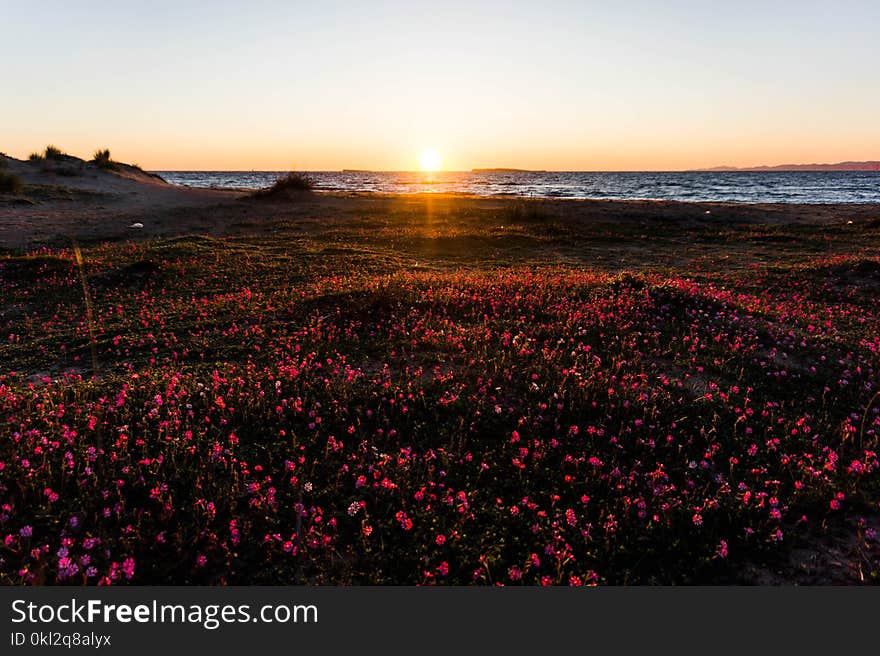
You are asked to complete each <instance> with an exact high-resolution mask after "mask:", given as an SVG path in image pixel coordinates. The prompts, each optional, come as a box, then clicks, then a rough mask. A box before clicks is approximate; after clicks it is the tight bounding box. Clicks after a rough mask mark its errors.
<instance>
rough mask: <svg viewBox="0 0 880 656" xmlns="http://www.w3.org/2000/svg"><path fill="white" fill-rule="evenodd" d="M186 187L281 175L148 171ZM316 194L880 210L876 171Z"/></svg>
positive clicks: (587, 177) (503, 178)
mask: <svg viewBox="0 0 880 656" xmlns="http://www.w3.org/2000/svg"><path fill="white" fill-rule="evenodd" d="M155 173H158V174H159V175H160V176H162V177H163V178H164V179H165V180H167V181H168V182H171V183H173V184H178V185H186V186H190V187H220V188H233V189H258V188H263V187H268V186H270V185H271V184H272V183H273V182H274V181H275V180H276V179H277V178H278V177H280V176H282V175H284V174H285V172H284V171H155ZM308 174H309V175H310V176H311V177H312V178H313V180H314V181H315V187H316V188H317V189H322V190H329V191H348V192H354V191H358V192H364V191H366V192H380V193H394V194H413V193H453V194H470V195H477V196H519V197H532V198H605V199H625V200H637V199H639V200H676V201H694V202H696V201H709V202H733V203H880V171H759V172H751V171H724V172H715V171H694V172H645V173H635V172H620V173H609V172H596V173H591V172H576V171H541V172H532V171H467V172H455V171H443V172H437V173H423V172H413V171H314V172H309V173H308Z"/></svg>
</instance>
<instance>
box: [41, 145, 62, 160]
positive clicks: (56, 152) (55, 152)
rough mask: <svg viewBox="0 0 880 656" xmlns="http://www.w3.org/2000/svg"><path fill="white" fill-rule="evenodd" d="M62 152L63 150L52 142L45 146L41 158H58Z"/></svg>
mask: <svg viewBox="0 0 880 656" xmlns="http://www.w3.org/2000/svg"><path fill="white" fill-rule="evenodd" d="M64 154H65V153H64V151H63V150H61V149H60V148H58V147H57V146H53V145H52V144H49V145H48V146H46V150H45V151H43V158H44V159H58V158H60V157H61V156H62V155H64Z"/></svg>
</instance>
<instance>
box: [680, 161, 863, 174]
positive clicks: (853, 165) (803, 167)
mask: <svg viewBox="0 0 880 656" xmlns="http://www.w3.org/2000/svg"><path fill="white" fill-rule="evenodd" d="M695 170H697V171H715V172H720V171H880V161H869V162H838V163H837V164H779V165H778V166H750V167H737V166H715V167H712V168H709V169H695Z"/></svg>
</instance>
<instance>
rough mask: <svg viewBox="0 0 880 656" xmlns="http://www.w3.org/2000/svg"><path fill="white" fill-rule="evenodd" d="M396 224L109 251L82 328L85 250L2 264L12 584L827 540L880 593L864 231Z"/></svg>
mask: <svg viewBox="0 0 880 656" xmlns="http://www.w3.org/2000/svg"><path fill="white" fill-rule="evenodd" d="M468 229H470V228H468ZM383 230H384V232H383ZM383 230H379V231H378V232H374V234H367V233H369V232H371V231H370V230H367V229H366V228H364V229H360V228H356V227H354V228H352V229H351V232H350V233H345V234H342V233H338V234H336V235H335V236H332V237H328V236H327V235H323V236H321V235H317V236H303V235H301V234H300V233H298V232H293V231H292V232H289V233H283V234H281V235H280V236H278V237H273V238H268V237H266V236H265V235H263V236H260V237H241V238H224V239H213V238H207V237H195V236H193V237H176V238H167V239H155V240H151V241H143V242H109V243H100V242H97V243H94V244H91V245H88V246H86V247H84V248H83V258H84V268H83V271H82V273H83V274H84V275H85V284H86V288H87V290H88V297H89V300H90V306H91V318H89V312H88V311H87V308H86V304H85V297H84V293H83V279H82V278H81V277H80V269H79V268H78V267H77V263H76V258H75V256H74V253H73V251H72V250H71V248H69V247H67V246H57V247H53V248H43V249H41V250H39V251H33V252H30V253H26V254H24V253H18V254H11V255H9V256H6V257H4V258H2V259H0V501H2V508H0V537H2V545H0V581H2V582H3V583H6V584H59V583H69V584H126V583H138V584H172V583H177V584H190V583H192V584H257V583H260V584H293V583H310V584H311V583H316V584H339V583H341V584H486V585H495V584H504V585H514V584H526V585H588V584H595V583H600V584H646V583H729V582H737V581H740V580H742V572H743V571H744V568H746V567H747V566H749V567H753V566H755V564H756V563H757V564H766V563H774V562H781V560H780V559H784V558H786V557H787V554H790V552H791V550H792V549H795V548H803V546H804V545H806V544H810V541H811V540H816V539H824V538H823V536H827V535H833V534H835V532H837V533H836V534H840V532H841V531H844V532H847V535H849V536H850V538H851V539H850V538H848V539H849V540H850V541H849V542H847V544H849V545H850V546H851V549H850V551H848V552H847V554H846V555H847V556H848V557H850V561H848V562H847V563H845V564H844V569H845V570H846V572H847V576H849V575H851V579H847V580H851V581H852V582H859V581H864V582H871V581H876V579H877V577H878V575H880V563H878V560H877V536H876V533H875V529H874V528H873V527H874V526H876V518H877V516H878V514H880V513H878V511H880V508H878V501H880V496H878V485H877V483H878V467H880V462H878V449H880V445H878V431H880V398H878V397H877V393H878V391H880V305H878V304H877V298H878V292H880V259H878V253H880V251H878V250H877V249H876V248H873V249H872V248H871V247H870V244H871V242H870V240H867V238H874V239H875V241H874V242H873V243H877V242H876V233H877V230H876V229H874V230H873V232H872V231H871V230H866V232H864V233H860V234H858V235H855V236H854V237H852V238H851V239H852V244H850V245H849V246H847V245H846V244H843V246H846V248H843V247H841V248H834V247H833V244H832V246H831V247H828V248H825V247H823V249H822V250H820V251H818V252H817V250H816V249H813V248H807V246H809V244H811V243H823V244H824V243H826V242H827V241H828V237H827V236H823V235H822V234H821V233H820V231H818V230H812V229H811V230H806V229H805V232H804V233H803V235H801V236H800V237H797V238H798V239H801V238H802V239H803V240H804V241H803V242H797V243H794V244H787V246H786V248H787V249H788V250H787V251H786V252H787V253H788V254H787V255H786V258H785V260H784V261H783V260H781V259H777V260H774V259H773V258H772V257H770V258H769V259H767V258H766V257H765V258H763V259H761V258H758V257H753V256H752V255H753V254H752V253H751V252H750V251H749V250H748V248H751V246H749V245H750V244H754V243H756V239H755V238H754V235H753V234H751V233H749V232H744V231H742V230H741V231H737V232H735V233H733V232H732V233H731V234H730V235H728V236H727V237H725V238H724V239H721V238H717V239H716V237H715V236H711V238H712V239H713V240H715V241H713V243H714V244H716V246H713V248H716V249H718V250H717V252H728V251H727V250H726V249H728V247H729V245H725V244H727V242H726V241H725V240H726V239H728V238H729V239H732V240H735V241H736V244H738V245H739V246H742V248H744V249H746V250H740V251H738V252H739V253H740V257H739V260H738V264H737V265H736V266H734V265H730V264H728V265H721V264H718V263H717V262H716V263H714V264H713V262H712V258H711V257H708V258H704V259H702V260H699V261H698V260H697V259H694V260H693V261H691V262H689V263H688V265H687V266H684V265H683V264H681V263H676V262H673V261H671V260H670V261H667V260H668V258H666V259H664V258H665V255H664V254H663V253H661V252H659V251H651V250H650V249H649V250H648V251H647V252H645V253H644V254H643V256H642V259H641V260H639V261H633V262H631V263H629V264H627V265H625V266H610V265H608V264H607V263H605V264H600V265H598V266H595V265H593V264H591V263H590V262H585V261H574V260H571V258H559V257H556V258H550V257H547V256H546V251H545V252H543V254H542V255H541V256H540V257H537V256H536V257H532V256H529V255H523V254H522V253H521V252H520V251H519V250H515V251H514V250H511V251H510V253H511V255H510V257H506V256H505V250H504V249H505V248H508V247H509V248H511V249H518V248H519V244H520V242H519V241H516V242H510V243H508V242H500V243H497V244H496V245H495V247H497V249H498V250H497V253H495V254H493V255H492V256H491V257H489V256H488V255H486V252H487V251H485V250H481V255H474V256H473V257H472V258H470V259H471V260H472V261H471V262H463V261H462V258H467V257H469V256H468V253H467V252H466V251H458V250H457V249H456V248H455V247H454V243H456V242H455V240H456V239H462V240H466V239H468V236H467V235H462V234H461V233H460V232H458V231H455V230H452V229H451V228H450V227H449V226H447V227H445V228H442V230H444V231H445V232H443V234H442V235H440V236H439V237H438V236H437V235H435V234H433V233H432V234H429V235H428V237H425V236H424V235H420V234H417V233H419V230H422V228H421V227H419V226H415V227H412V226H411V227H410V228H408V229H404V228H400V230H399V231H398V230H397V229H396V228H393V227H386V228H384V229H383ZM523 230H524V231H525V232H524V234H526V236H527V237H528V236H529V231H530V230H532V228H529V227H526V228H523ZM750 230H753V229H750ZM389 231H393V234H391V232H389ZM465 232H466V230H465ZM546 234H547V229H546V228H541V233H540V235H539V238H540V239H542V240H546V239H550V240H551V241H552V240H553V239H554V237H553V236H552V235H551V236H550V237H547V236H546ZM394 235H397V239H396V240H395V239H394V238H393V237H394ZM713 235H714V233H713ZM611 236H612V237H613V235H611ZM417 237H418V238H417ZM441 237H442V238H443V239H446V240H452V241H453V247H451V248H446V249H444V248H440V247H439V246H438V244H441V242H440V241H437V240H439V239H441ZM597 238H598V237H597ZM603 238H607V239H610V237H607V236H606V237H603ZM626 238H629V236H627V237H626ZM658 238H659V236H658ZM682 238H683V239H684V238H685V237H684V236H683V237H682ZM426 239H427V240H428V241H427V242H426V241H425V240H426ZM565 239H566V240H568V239H570V236H566V237H565ZM706 239H709V237H706ZM840 239H843V238H842V237H841V238H840ZM431 240H435V241H433V242H432V241H431ZM811 240H814V241H811ZM757 241H760V240H757ZM458 243H462V244H466V243H470V242H466V241H462V242H458ZM603 243H604V242H603ZM760 243H764V242H760ZM511 244H512V246H511ZM717 244H720V246H718V245H717ZM432 245H433V246H432ZM743 245H744V246H743ZM432 247H433V248H434V250H433V251H432V250H431V249H432ZM462 248H465V249H466V248H467V246H463V247H462ZM92 344H94V355H95V358H94V359H95V360H96V362H97V370H95V368H94V364H93V359H92Z"/></svg>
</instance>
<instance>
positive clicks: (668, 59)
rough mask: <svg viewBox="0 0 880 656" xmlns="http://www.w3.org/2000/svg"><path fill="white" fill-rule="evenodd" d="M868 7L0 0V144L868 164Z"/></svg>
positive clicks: (874, 57) (532, 163) (653, 166)
mask: <svg viewBox="0 0 880 656" xmlns="http://www.w3.org/2000/svg"><path fill="white" fill-rule="evenodd" d="M878 34H880V2H878V1H877V0H864V1H848V0H835V2H828V1H827V0H822V1H821V2H815V1H813V0H800V1H797V2H795V1H792V2H788V1H784V0H778V1H773V0H762V1H761V2H753V1H751V0H742V1H739V2H720V1H719V2H715V1H710V0H700V1H691V0H665V1H662V2H661V1H651V2H648V1H640V0H617V1H615V2H608V0H601V1H596V2H594V1H592V0H580V1H579V2H559V1H554V0H545V1H543V2H534V1H530V2H518V1H516V0H509V1H507V2H488V1H487V2H478V1H475V0H471V1H469V2H455V1H447V2H419V1H417V0H411V1H409V2H381V1H376V2H351V1H350V2H334V1H332V0H321V1H320V2H315V0H310V1H309V2H302V3H300V2H291V1H287V2H282V1H274V2H270V1H268V0H266V1H261V0H256V1H253V2H247V3H244V2H240V1H235V2H227V1H226V0H213V1H210V2H208V1H201V0H199V1H190V2H187V1H186V0H175V1H173V2H166V1H164V0H159V1H153V2H137V3H135V2H127V3H126V2H119V1H118V0H116V1H112V2H92V1H88V0H79V1H77V2H70V1H69V0H65V1H54V0H43V1H41V2H22V1H21V0H0V60H2V61H3V62H4V63H3V66H2V67H0V90H2V91H0V151H3V152H6V153H8V154H10V155H13V156H16V157H26V156H27V155H28V153H30V152H32V151H35V150H39V149H41V148H43V147H44V146H45V145H46V144H48V143H52V144H54V145H57V146H59V147H61V148H62V149H63V150H65V151H67V152H70V153H72V154H75V155H79V156H82V157H90V156H91V153H92V152H93V151H94V150H95V149H97V148H99V147H100V148H103V147H107V148H110V149H111V151H112V154H113V157H114V159H117V160H120V161H128V162H136V163H139V164H140V165H141V166H143V167H144V168H147V169H151V170H201V169H205V170H210V169H216V170H224V169H226V170H250V169H258V170H260V169H263V170H287V169H297V170H338V169H341V168H363V169H375V170H412V169H416V168H418V167H419V161H420V156H421V154H422V153H423V152H424V151H425V150H426V149H434V150H436V152H437V153H439V155H440V157H441V158H442V167H443V168H445V169H447V170H468V169H471V168H475V167H518V168H530V169H548V170H679V169H688V168H699V167H708V166H715V165H734V166H753V165H760V164H783V163H812V162H838V161H844V160H870V159H880V121H878V116H880V84H878V79H880V78H878V72H880V38H878Z"/></svg>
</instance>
